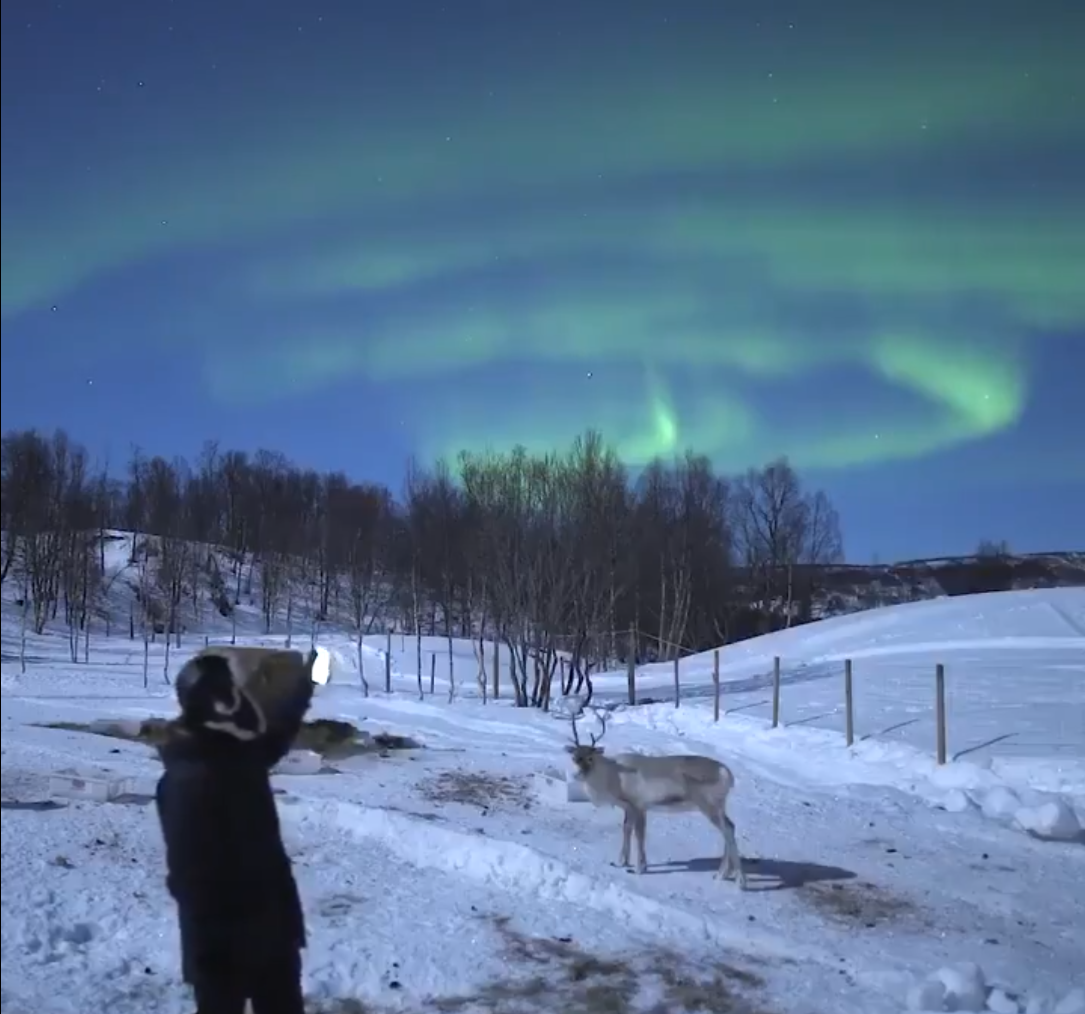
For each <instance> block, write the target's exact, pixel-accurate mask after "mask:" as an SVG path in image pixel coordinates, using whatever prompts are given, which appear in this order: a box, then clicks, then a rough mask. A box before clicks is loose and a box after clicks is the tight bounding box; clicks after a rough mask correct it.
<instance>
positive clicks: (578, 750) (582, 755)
mask: <svg viewBox="0 0 1085 1014" xmlns="http://www.w3.org/2000/svg"><path fill="white" fill-rule="evenodd" d="M596 715H597V717H598V718H599V724H600V725H601V727H602V728H601V729H600V731H599V735H598V736H596V735H595V734H594V733H589V735H591V743H590V745H589V744H584V743H581V742H580V735H579V733H578V732H577V728H576V717H577V716H576V715H574V716H573V719H572V723H573V741H572V743H570V744H569V745H568V746H566V747H565V749H566V750H567V751H568V753H569V754H570V755H571V756H572V758H573V763H574V764H575V765H576V769H577V770H578V771H579V772H580V773H581V774H582V775H586V774H588V773H589V772H590V771H591V769H592V768H593V767H594V766H595V761H596V759H597V758H599V757H601V756H602V755H603V748H602V747H601V746H599V740H601V739H602V738H603V735H604V734H605V733H606V731H607V719H606V715H605V714H603V713H602V712H596Z"/></svg>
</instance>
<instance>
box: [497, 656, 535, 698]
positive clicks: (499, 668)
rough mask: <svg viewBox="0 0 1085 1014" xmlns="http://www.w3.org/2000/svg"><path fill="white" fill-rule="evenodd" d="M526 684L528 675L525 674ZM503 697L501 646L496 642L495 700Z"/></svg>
mask: <svg viewBox="0 0 1085 1014" xmlns="http://www.w3.org/2000/svg"><path fill="white" fill-rule="evenodd" d="M524 682H525V683H526V682H527V673H524ZM500 696H501V645H500V643H499V642H497V641H494V700H495V701H496V700H497V699H498V698H499V697H500Z"/></svg>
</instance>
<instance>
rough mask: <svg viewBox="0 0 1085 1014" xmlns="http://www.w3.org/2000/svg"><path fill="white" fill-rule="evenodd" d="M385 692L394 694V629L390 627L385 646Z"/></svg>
mask: <svg viewBox="0 0 1085 1014" xmlns="http://www.w3.org/2000/svg"><path fill="white" fill-rule="evenodd" d="M384 692H385V693H386V694H390V693H391V692H392V628H391V627H389V628H388V631H387V634H386V636H385V644H384Z"/></svg>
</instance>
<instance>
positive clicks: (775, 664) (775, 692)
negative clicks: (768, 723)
mask: <svg viewBox="0 0 1085 1014" xmlns="http://www.w3.org/2000/svg"><path fill="white" fill-rule="evenodd" d="M779 724H780V656H779V655H777V656H776V657H775V658H774V659H773V660H772V727H773V728H774V729H775V728H776V727H777V726H778V725H779Z"/></svg>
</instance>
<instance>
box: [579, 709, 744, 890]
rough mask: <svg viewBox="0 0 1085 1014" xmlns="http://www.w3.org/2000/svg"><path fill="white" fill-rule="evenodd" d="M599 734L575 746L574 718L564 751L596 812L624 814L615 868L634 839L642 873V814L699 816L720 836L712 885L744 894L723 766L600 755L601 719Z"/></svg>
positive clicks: (730, 778)
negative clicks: (734, 886)
mask: <svg viewBox="0 0 1085 1014" xmlns="http://www.w3.org/2000/svg"><path fill="white" fill-rule="evenodd" d="M599 718H600V721H601V722H602V725H603V728H602V730H601V731H600V733H599V735H598V736H595V735H594V734H593V735H592V737H591V745H590V746H585V745H584V744H583V743H581V742H580V737H579V735H578V733H577V727H576V722H577V718H576V716H575V715H574V716H573V719H572V722H573V742H572V744H571V745H569V746H566V748H565V749H566V750H567V751H568V752H569V753H570V754H571V755H572V759H573V764H574V765H576V768H577V771H578V772H579V773H580V776H581V778H582V780H583V783H584V787H585V789H586V790H587V793H588V796H589V798H590V799H591V801H592V802H593V803H594V804H595V805H596V806H619V807H621V808H622V810H623V811H624V813H625V819H624V821H623V822H622V851H621V855H620V856H619V857H618V865H619V866H625V867H628V866H629V846H630V838H631V836H632V834H633V833H634V832H635V833H636V836H637V864H636V867H635V869H636V872H637V873H645V872H647V869H648V858H647V855H646V854H645V850H644V834H645V830H646V828H647V824H648V811H649V810H660V811H665V812H669V813H681V812H688V811H692V810H699V811H700V812H701V813H703V814H704V815H705V816H706V817H707V818H708V819H709V820H710V821H711V822H712V825H713V826H714V827H716V828H717V829H718V830H719V832H720V834H722V835H723V848H724V851H723V857H722V858H721V859H720V865H719V869H718V870H717V871H716V873H715V874H714V875H713V876H714V877H715V878H716V879H731V878H732V877H734V878H735V880H736V881H737V883H738V886H739V888H740V889H741V890H745V889H746V874H745V871H744V870H743V869H742V857H741V856H740V855H739V851H738V844H737V842H736V841H735V825H734V823H733V822H732V820H731V818H730V817H729V816H728V815H727V796H728V794H729V793H730V792H731V789H732V788H733V787H734V784H735V778H734V775H732V774H731V771H730V769H729V768H728V767H727V765H726V764H723V763H721V762H720V761H717V760H713V759H712V758H711V757H698V756H695V755H685V754H671V755H668V756H664V757H653V756H649V755H647V754H641V753H620V754H615V755H614V756H613V757H606V756H604V755H603V747H601V746H599V745H598V744H599V740H601V739H602V738H603V735H604V734H605V733H606V719H605V717H604V716H603V715H601V714H600V716H599Z"/></svg>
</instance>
